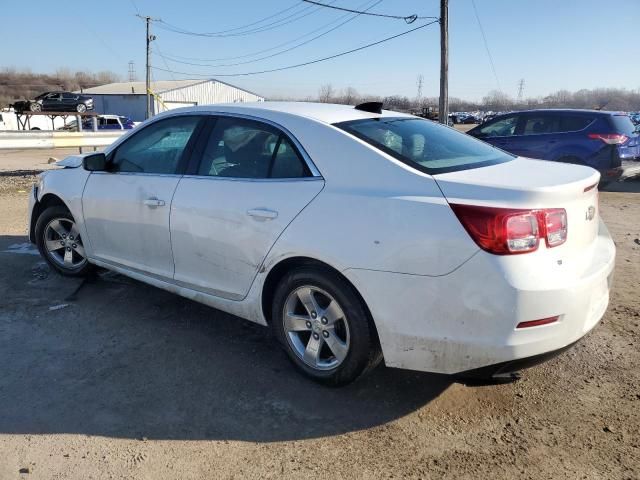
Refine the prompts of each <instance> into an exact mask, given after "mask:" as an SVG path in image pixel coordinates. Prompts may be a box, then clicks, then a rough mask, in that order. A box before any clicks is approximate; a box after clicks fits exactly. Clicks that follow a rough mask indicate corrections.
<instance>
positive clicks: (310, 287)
mask: <svg viewBox="0 0 640 480" xmlns="http://www.w3.org/2000/svg"><path fill="white" fill-rule="evenodd" d="M272 308H273V309H272V316H271V326H272V328H273V330H274V334H275V336H276V337H277V338H278V340H279V341H280V343H281V344H282V345H283V347H284V349H285V351H286V352H287V354H288V356H289V358H290V359H291V361H292V362H293V364H294V365H295V366H296V367H297V368H298V369H299V370H300V371H302V372H303V373H304V374H305V375H307V376H308V377H311V378H312V379H314V380H316V381H318V382H321V383H324V384H327V385H332V386H340V385H345V384H347V383H350V382H352V381H354V380H355V379H356V378H358V377H359V376H361V375H362V374H363V373H365V372H366V371H367V370H369V369H371V368H373V367H374V366H375V365H377V364H378V363H379V361H380V359H381V355H380V347H379V345H378V341H377V337H376V334H375V331H374V326H373V324H372V322H371V321H370V319H369V316H368V314H367V310H366V308H365V306H364V305H363V302H362V300H361V299H360V298H359V296H358V295H357V293H356V292H355V290H354V289H353V287H352V286H351V285H350V284H349V283H348V282H347V281H346V280H345V279H343V278H342V277H340V276H339V275H338V274H336V273H334V272H332V271H330V270H329V269H324V268H318V267H302V268H299V269H296V270H293V271H291V272H289V273H288V274H287V275H285V277H284V278H283V279H282V281H281V282H280V284H279V285H278V287H277V289H276V292H275V296H274V302H273V307H272Z"/></svg>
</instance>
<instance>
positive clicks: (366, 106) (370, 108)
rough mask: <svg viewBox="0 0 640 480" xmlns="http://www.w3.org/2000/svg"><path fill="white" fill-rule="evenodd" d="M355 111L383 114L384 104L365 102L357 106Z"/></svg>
mask: <svg viewBox="0 0 640 480" xmlns="http://www.w3.org/2000/svg"><path fill="white" fill-rule="evenodd" d="M355 109H356V110H362V111H363V112H369V113H382V102H364V103H361V104H359V105H356V106H355Z"/></svg>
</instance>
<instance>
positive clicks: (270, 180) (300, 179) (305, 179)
mask: <svg viewBox="0 0 640 480" xmlns="http://www.w3.org/2000/svg"><path fill="white" fill-rule="evenodd" d="M182 178H189V179H193V180H216V181H231V182H254V183H255V182H261V183H262V182H264V183H278V182H279V183H291V182H317V181H323V180H324V178H322V177H293V178H286V177H283V178H250V177H249V178H247V177H219V176H216V175H183V176H182Z"/></svg>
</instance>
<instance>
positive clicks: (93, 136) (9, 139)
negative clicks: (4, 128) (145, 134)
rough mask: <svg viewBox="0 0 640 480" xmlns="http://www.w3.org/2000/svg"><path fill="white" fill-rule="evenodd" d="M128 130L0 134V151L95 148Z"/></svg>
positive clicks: (104, 144) (110, 141)
mask: <svg viewBox="0 0 640 480" xmlns="http://www.w3.org/2000/svg"><path fill="white" fill-rule="evenodd" d="M126 132H128V130H113V131H109V132H33V131H28V132H0V150H27V149H38V148H73V147H78V148H80V149H82V148H83V147H88V148H92V147H93V148H97V147H106V146H107V145H111V144H112V143H113V142H115V141H116V140H117V139H118V138H120V137H121V136H122V135H123V134H125V133H126Z"/></svg>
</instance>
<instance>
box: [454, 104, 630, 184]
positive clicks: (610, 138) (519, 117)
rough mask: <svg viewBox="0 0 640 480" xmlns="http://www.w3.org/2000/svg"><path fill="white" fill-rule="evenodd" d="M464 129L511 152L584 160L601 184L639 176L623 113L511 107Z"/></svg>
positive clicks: (571, 161)
mask: <svg viewBox="0 0 640 480" xmlns="http://www.w3.org/2000/svg"><path fill="white" fill-rule="evenodd" d="M467 133H468V134H469V135H472V136H474V137H476V138H479V139H481V140H484V141H485V142H488V143H490V144H492V145H495V146H496V147H499V148H501V149H502V150H506V151H507V152H511V153H513V154H514V155H520V156H523V157H529V158H537V159H541V160H551V161H554V162H567V163H577V164H581V165H588V166H590V167H593V168H595V169H596V170H598V171H599V172H600V174H601V175H602V182H603V183H606V182H609V181H611V180H623V179H625V178H629V177H633V176H636V175H640V134H639V132H638V127H636V126H635V125H634V124H633V122H632V121H631V119H630V118H629V115H627V114H626V113H619V112H603V111H600V110H528V111H521V112H511V113H506V114H503V115H500V116H497V117H495V118H493V119H491V120H489V121H488V122H486V123H484V124H482V125H479V126H477V127H475V128H473V129H472V130H470V131H469V132H467Z"/></svg>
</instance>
